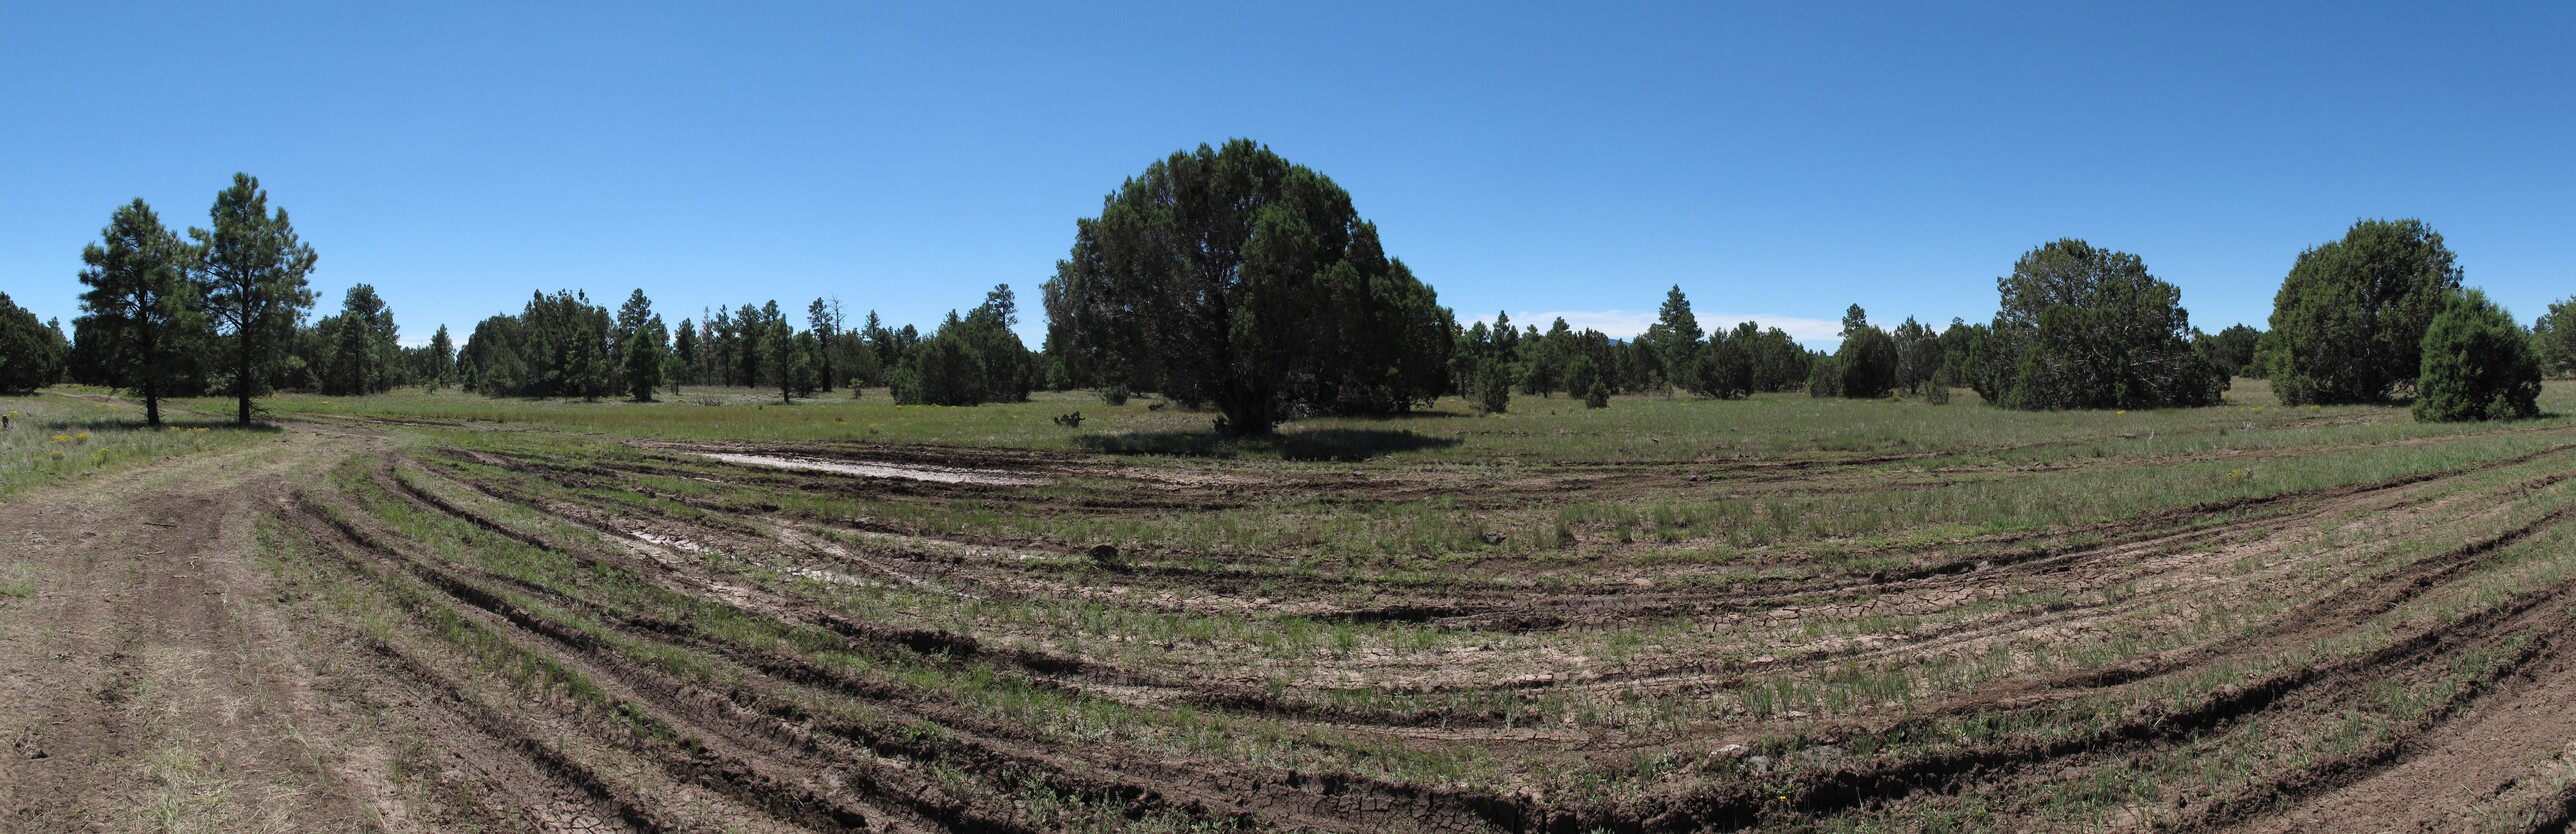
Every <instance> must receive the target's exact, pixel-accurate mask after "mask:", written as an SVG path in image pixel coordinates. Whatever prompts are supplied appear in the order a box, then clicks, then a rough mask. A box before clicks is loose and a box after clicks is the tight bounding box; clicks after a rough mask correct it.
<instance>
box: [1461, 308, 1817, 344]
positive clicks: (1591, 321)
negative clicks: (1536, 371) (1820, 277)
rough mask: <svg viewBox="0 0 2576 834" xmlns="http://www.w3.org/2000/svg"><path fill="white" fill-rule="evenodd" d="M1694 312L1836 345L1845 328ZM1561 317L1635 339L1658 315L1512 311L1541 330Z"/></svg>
mask: <svg viewBox="0 0 2576 834" xmlns="http://www.w3.org/2000/svg"><path fill="white" fill-rule="evenodd" d="M1694 315H1695V316H1696V317H1697V318H1698V319H1699V326H1700V329H1701V330H1717V329H1720V328H1733V327H1734V326H1735V325H1736V324H1737V323H1738V322H1747V321H1749V322H1753V323H1754V324H1758V325H1761V326H1762V327H1764V328H1772V327H1777V328H1780V330H1781V331H1782V332H1786V333H1788V334H1789V338H1792V339H1796V340H1798V341H1800V342H1807V343H1816V342H1822V343H1826V344H1835V343H1840V342H1841V341H1842V336H1841V335H1840V333H1841V332H1842V329H1843V323H1842V321H1841V320H1839V319H1835V320H1826V319H1809V318H1799V317H1797V316H1781V315H1773V314H1770V313H1695V314H1694ZM1559 318H1562V319H1565V323H1566V325H1567V326H1569V327H1572V328H1574V329H1575V330H1582V329H1584V328H1587V327H1588V328H1591V329H1594V330H1598V331H1601V332H1602V333H1603V334H1604V335H1607V336H1609V337H1611V338H1614V339H1630V338H1635V337H1636V336H1638V335H1639V334H1642V333H1645V332H1646V328H1648V327H1651V326H1653V325H1654V323H1655V314H1654V313H1652V312H1630V311H1627V310H1543V311H1538V312H1530V311H1514V312H1513V313H1512V326H1513V327H1528V326H1532V325H1535V326H1537V327H1538V329H1539V330H1540V331H1542V332H1544V331H1546V330H1547V328H1548V325H1549V324H1550V323H1551V322H1554V321H1556V320H1557V319H1559ZM1486 323H1487V324H1492V321H1490V320H1487V321H1486Z"/></svg>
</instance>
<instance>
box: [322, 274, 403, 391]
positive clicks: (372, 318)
mask: <svg viewBox="0 0 2576 834" xmlns="http://www.w3.org/2000/svg"><path fill="white" fill-rule="evenodd" d="M314 330H315V335H316V336H317V337H319V338H318V339H317V340H316V341H317V342H318V343H319V345H318V346H319V347H320V351H319V356H318V357H317V358H319V359H320V360H321V361H320V362H319V365H320V382H321V390H322V393H325V394H334V395H345V394H375V393H380V392H384V391H390V390H393V387H394V381H395V378H396V376H397V375H398V372H399V369H400V367H401V362H402V346H401V345H399V344H397V343H396V341H395V339H396V336H397V334H398V333H399V332H400V330H399V328H397V327H396V326H395V325H394V311H393V308H392V307H389V306H387V305H386V304H385V300H384V298H383V297H382V296H379V295H377V294H376V288H375V287H373V286H370V285H367V284H358V285H355V286H351V287H350V288H349V292H348V294H347V295H345V296H343V297H342V299H341V302H340V312H339V313H338V314H337V315H332V316H326V317H324V318H323V319H322V321H321V322H320V323H319V324H317V325H315V327H314Z"/></svg>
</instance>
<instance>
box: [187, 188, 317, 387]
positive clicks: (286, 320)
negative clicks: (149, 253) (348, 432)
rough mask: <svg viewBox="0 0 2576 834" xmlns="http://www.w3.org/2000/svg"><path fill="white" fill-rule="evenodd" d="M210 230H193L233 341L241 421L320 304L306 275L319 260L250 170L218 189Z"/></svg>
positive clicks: (211, 297) (219, 318)
mask: <svg viewBox="0 0 2576 834" xmlns="http://www.w3.org/2000/svg"><path fill="white" fill-rule="evenodd" d="M208 216H209V219H210V220H211V221H212V222H211V223H210V224H209V225H211V226H212V227H213V228H211V229H193V228H192V229H189V230H188V236H189V237H190V238H192V239H194V240H195V241H196V244H197V252H198V254H199V257H200V260H199V265H198V272H197V281H198V288H199V293H200V295H201V296H202V298H203V303H204V304H205V311H206V315H207V317H208V318H209V319H211V320H212V324H213V326H214V328H215V332H216V333H217V334H218V335H219V336H221V337H223V339H224V340H225V342H226V347H225V348H224V353H225V354H226V355H225V357H224V359H225V363H226V365H227V366H228V367H227V370H229V371H230V372H231V374H232V386H233V395H234V397H235V398H236V399H237V400H238V401H239V404H240V408H239V420H240V422H241V423H242V424H243V425H249V424H250V401H251V398H253V397H256V396H258V395H259V394H261V393H262V390H263V386H264V384H265V381H266V380H267V378H268V371H269V369H270V367H271V366H272V365H274V364H275V363H276V362H278V361H279V360H280V359H282V358H283V357H284V356H285V355H286V348H287V347H288V346H289V345H290V343H291V342H292V341H293V340H294V338H295V329H296V326H297V324H298V323H299V322H301V321H302V320H303V318H304V313H305V312H306V311H307V310H310V309H312V307H313V291H312V290H310V289H307V288H306V283H305V277H306V276H307V275H310V274H312V272H313V264H314V262H315V261H316V260H317V258H316V256H315V255H314V253H313V247H311V246H307V245H305V244H304V243H303V241H301V240H299V239H297V237H296V235H295V226H294V224H293V223H291V222H289V221H288V220H287V217H286V210H285V209H282V208H281V209H278V210H277V211H276V212H275V213H271V212H270V211H269V210H268V192H266V191H263V190H260V187H259V180H257V179H254V178H252V177H251V175H249V174H234V175H233V184H232V187H230V188H226V189H224V190H223V191H222V192H220V193H218V194H216V195H215V205H214V208H212V209H210V210H209V211H208Z"/></svg>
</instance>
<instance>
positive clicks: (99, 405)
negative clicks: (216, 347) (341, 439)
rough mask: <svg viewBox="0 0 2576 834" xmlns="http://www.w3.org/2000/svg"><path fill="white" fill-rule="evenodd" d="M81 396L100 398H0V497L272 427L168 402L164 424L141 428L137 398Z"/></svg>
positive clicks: (82, 391)
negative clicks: (3, 418) (1, 420)
mask: <svg viewBox="0 0 2576 834" xmlns="http://www.w3.org/2000/svg"><path fill="white" fill-rule="evenodd" d="M84 397H99V398H101V399H106V398H105V392H103V391H99V390H97V389H86V388H75V387H60V388H53V389H48V390H46V391H44V392H42V393H38V394H33V395H27V396H15V397H0V413H5V414H7V415H9V423H10V428H9V430H8V431H5V432H0V496H6V495H9V494H10V493H13V492H16V491H18V490H20V489H24V488H26V487H29V486H34V485H36V484H42V483H48V482H53V481H60V480H63V479H65V478H74V477H79V476H81V475H85V474H88V473H92V472H99V471H103V470H109V469H115V468H119V467H123V466H128V465H132V464H135V463H139V462H143V461H151V460H157V459H161V458H166V457H169V456H172V455H184V454H188V453H191V452H200V451H205V450H207V449H213V448H217V447H221V446H225V445H229V444H233V443H239V442H242V441H245V440H250V439H254V438H259V437H268V436H274V434H275V433H276V430H275V429H273V428H257V427H255V428H247V429H245V428H240V427H237V426H233V425H231V424H228V423H224V422H221V421H219V420H214V419H210V418H203V417H198V416H195V415H192V414H184V413H174V412H172V411H171V410H168V409H164V411H163V412H162V419H163V420H164V422H165V423H166V425H164V426H162V427H161V428H158V429H154V428H147V427H145V426H144V425H143V409H142V407H141V406H139V405H134V404H131V403H126V402H122V401H115V400H107V401H99V400H93V399H86V398H84Z"/></svg>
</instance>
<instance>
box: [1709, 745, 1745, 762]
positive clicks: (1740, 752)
mask: <svg viewBox="0 0 2576 834" xmlns="http://www.w3.org/2000/svg"><path fill="white" fill-rule="evenodd" d="M1751 752H1753V748H1750V747H1746V746H1744V745H1741V744H1728V745H1723V746H1720V747H1718V748H1717V750H1716V752H1713V753H1710V754H1709V755H1712V756H1716V757H1718V758H1721V759H1741V758H1744V754H1746V753H1751Z"/></svg>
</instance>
